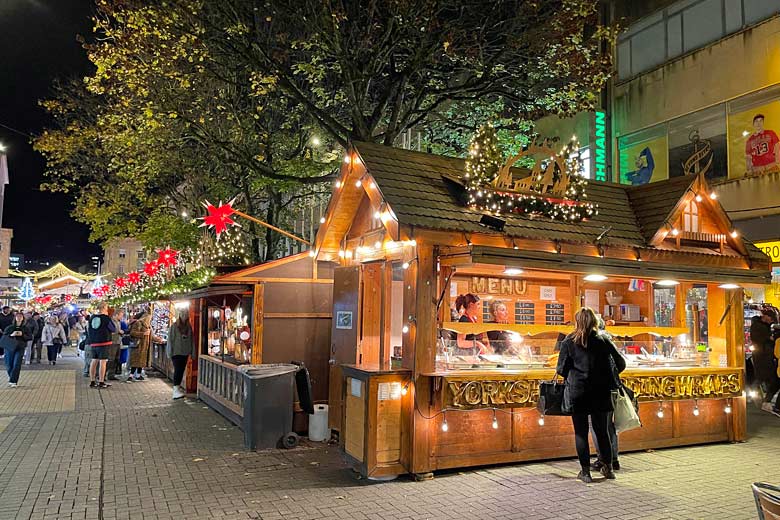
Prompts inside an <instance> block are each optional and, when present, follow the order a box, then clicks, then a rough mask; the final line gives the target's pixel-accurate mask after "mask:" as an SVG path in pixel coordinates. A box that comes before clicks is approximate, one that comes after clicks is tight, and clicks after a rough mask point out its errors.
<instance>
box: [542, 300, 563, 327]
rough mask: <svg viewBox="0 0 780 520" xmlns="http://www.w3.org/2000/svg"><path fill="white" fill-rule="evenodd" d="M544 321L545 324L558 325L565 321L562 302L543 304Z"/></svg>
mask: <svg viewBox="0 0 780 520" xmlns="http://www.w3.org/2000/svg"><path fill="white" fill-rule="evenodd" d="M544 322H545V324H547V325H559V324H561V323H564V322H565V319H564V307H563V304H562V303H547V304H545V306H544Z"/></svg>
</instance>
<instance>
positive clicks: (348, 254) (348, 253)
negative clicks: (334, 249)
mask: <svg viewBox="0 0 780 520" xmlns="http://www.w3.org/2000/svg"><path fill="white" fill-rule="evenodd" d="M344 255H345V256H346V257H347V258H352V251H344Z"/></svg>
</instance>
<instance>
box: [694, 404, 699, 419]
mask: <svg viewBox="0 0 780 520" xmlns="http://www.w3.org/2000/svg"><path fill="white" fill-rule="evenodd" d="M693 415H695V416H696V417H698V416H699V407H698V406H695V407H694V408H693Z"/></svg>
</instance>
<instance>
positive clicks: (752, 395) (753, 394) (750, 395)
mask: <svg viewBox="0 0 780 520" xmlns="http://www.w3.org/2000/svg"><path fill="white" fill-rule="evenodd" d="M748 397H750V398H751V399H755V398H756V397H758V392H756V391H755V390H750V391H748Z"/></svg>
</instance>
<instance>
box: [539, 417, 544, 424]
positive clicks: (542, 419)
mask: <svg viewBox="0 0 780 520" xmlns="http://www.w3.org/2000/svg"><path fill="white" fill-rule="evenodd" d="M539 426H544V417H539Z"/></svg>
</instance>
